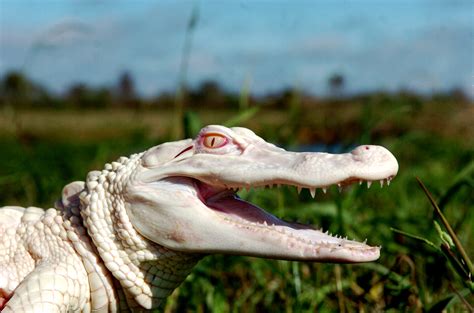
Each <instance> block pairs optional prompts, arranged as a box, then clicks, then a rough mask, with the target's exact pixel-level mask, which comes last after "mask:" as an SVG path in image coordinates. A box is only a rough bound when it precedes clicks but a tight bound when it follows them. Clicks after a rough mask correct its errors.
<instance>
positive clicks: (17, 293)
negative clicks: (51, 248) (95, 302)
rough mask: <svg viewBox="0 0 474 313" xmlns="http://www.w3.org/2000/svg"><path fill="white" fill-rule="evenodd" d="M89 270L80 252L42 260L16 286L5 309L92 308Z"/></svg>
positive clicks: (32, 310)
mask: <svg viewBox="0 0 474 313" xmlns="http://www.w3.org/2000/svg"><path fill="white" fill-rule="evenodd" d="M88 295H90V290H89V285H88V277H87V272H86V270H85V268H84V265H83V263H82V261H81V260H80V259H79V257H78V256H77V255H72V254H71V255H67V257H61V258H60V260H58V262H48V261H42V262H41V263H40V264H38V265H37V266H36V267H35V269H34V270H33V271H32V272H31V273H29V274H28V275H27V276H26V277H25V279H24V280H23V281H22V282H21V283H20V285H18V287H17V288H16V289H15V290H14V292H13V295H12V297H11V298H10V299H9V300H8V301H7V303H6V305H5V308H4V309H3V310H2V312H3V313H10V312H17V313H18V312H34V313H39V312H75V311H81V312H88V311H90V307H89V303H90V302H89V296H88Z"/></svg>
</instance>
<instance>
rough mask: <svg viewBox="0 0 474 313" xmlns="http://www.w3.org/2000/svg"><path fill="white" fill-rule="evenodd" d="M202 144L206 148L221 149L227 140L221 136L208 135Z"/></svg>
mask: <svg viewBox="0 0 474 313" xmlns="http://www.w3.org/2000/svg"><path fill="white" fill-rule="evenodd" d="M202 143H203V144H204V146H205V147H206V148H211V149H215V148H220V147H222V146H224V145H225V144H226V143H227V138H226V137H224V136H222V135H219V134H207V135H205V136H204V138H203V140H202Z"/></svg>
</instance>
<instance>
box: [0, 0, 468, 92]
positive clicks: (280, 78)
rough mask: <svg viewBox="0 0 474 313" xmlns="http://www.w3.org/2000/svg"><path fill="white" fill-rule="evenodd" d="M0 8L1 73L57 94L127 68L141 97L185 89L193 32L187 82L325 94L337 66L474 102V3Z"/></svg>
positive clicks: (360, 85)
mask: <svg viewBox="0 0 474 313" xmlns="http://www.w3.org/2000/svg"><path fill="white" fill-rule="evenodd" d="M338 4H344V8H342V7H341V6H339V5H338ZM0 9H1V12H0V16H1V19H0V56H1V58H0V75H2V76H3V75H5V74H6V73H7V72H9V71H12V70H19V71H21V72H22V74H24V75H25V76H27V77H28V78H30V79H31V80H33V81H35V82H37V83H39V84H40V85H41V86H44V87H45V88H47V89H48V90H49V91H52V92H64V91H65V90H66V89H67V88H69V87H70V86H72V85H73V84H76V83H84V84H86V85H88V86H107V87H111V86H114V85H116V83H117V81H118V78H119V77H120V75H121V74H122V73H124V72H128V73H130V75H131V76H132V77H133V79H134V82H135V88H136V90H137V92H138V93H139V94H140V96H142V97H147V96H151V95H157V94H159V93H161V92H163V91H173V90H176V89H177V88H178V87H179V84H180V82H181V78H180V75H181V74H182V73H181V70H180V66H181V61H182V58H183V49H184V45H185V37H186V35H191V37H190V38H191V41H190V42H191V46H190V49H189V51H190V54H189V57H184V59H185V60H186V61H187V62H188V64H187V72H186V79H185V82H186V83H187V85H188V86H190V88H196V86H198V85H199V84H201V83H203V82H204V81H215V82H217V83H218V84H219V85H220V86H221V87H222V88H223V89H225V90H229V91H231V92H238V91H239V90H241V89H243V88H247V89H248V91H249V92H250V93H252V94H255V95H263V94H268V93H272V92H276V91H279V90H282V89H286V88H294V89H299V90H302V91H304V92H307V93H310V94H313V95H317V96H325V95H328V94H329V88H328V79H329V78H330V77H331V76H333V75H336V74H340V75H342V76H343V77H344V82H345V84H344V93H345V94H360V93H366V92H372V91H386V92H396V91H400V90H408V91H410V92H414V93H418V94H431V93H434V92H447V91H450V90H453V89H455V88H460V89H461V90H462V91H463V92H464V93H465V94H466V95H467V96H468V97H470V98H471V99H472V98H474V88H473V82H474V79H473V78H474V76H473V73H474V70H473V68H474V66H473V62H474V61H473V58H472V55H474V49H473V40H472V33H473V26H472V25H471V24H472V16H471V13H472V11H473V9H474V4H473V3H472V2H470V1H423V0H417V1H411V2H407V1H401V2H400V1H398V2H394V1H393V2H392V1H391V2H388V3H387V2H384V3H383V4H379V3H377V2H374V1H363V2H355V1H344V2H342V1H339V2H337V3H335V2H328V1H320V2H317V3H313V2H306V1H299V2H289V1H276V2H271V3H269V2H264V1H258V2H252V3H250V2H248V1H229V2H226V3H220V2H215V1H200V2H196V1H183V2H178V3H172V2H168V1H165V2H162V3H157V2H154V1H142V2H138V3H137V2H135V3H133V4H132V3H130V2H126V1H117V2H112V1H102V2H92V1H74V2H47V3H46V4H44V3H42V2H39V1H24V2H21V3H19V2H15V1H9V0H6V1H2V2H1V3H0ZM193 10H195V11H194V12H195V13H196V12H197V14H196V15H195V16H194V20H193V21H194V23H195V24H194V25H193V26H192V27H191V31H190V32H188V33H186V29H187V28H188V26H189V23H192V22H193V21H191V20H192V19H193V18H192V17H191V16H192V15H193ZM7 30H8V31H7ZM466 43H467V44H466Z"/></svg>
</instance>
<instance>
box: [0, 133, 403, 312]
mask: <svg viewBox="0 0 474 313" xmlns="http://www.w3.org/2000/svg"><path fill="white" fill-rule="evenodd" d="M397 171H398V164H397V161H396V159H395V158H394V156H393V155H392V154H391V153H390V152H389V151H388V150H387V149H385V148H383V147H380V146H369V145H366V146H360V147H358V148H356V149H354V150H353V151H351V152H349V153H345V154H328V153H305V152H303V153H296V152H289V151H285V150H284V149H281V148H278V147H276V146H274V145H272V144H270V143H267V142H265V141H264V140H263V139H261V138H260V137H258V136H257V135H255V134H254V133H253V132H252V131H250V130H248V129H246V128H238V127H236V128H231V129H229V128H226V127H222V126H215V125H213V126H207V127H205V128H203V129H202V130H201V132H200V133H199V135H198V136H197V137H196V138H195V139H193V140H192V139H187V140H181V141H176V142H170V143H164V144H161V145H159V146H156V147H153V148H151V149H149V150H147V151H145V152H143V153H140V154H134V155H132V156H130V157H128V158H125V157H122V158H120V159H119V160H117V161H116V162H112V163H110V164H106V165H105V167H104V169H103V170H101V171H92V172H90V173H89V174H88V175H87V179H86V180H85V182H73V183H71V184H69V185H67V186H66V187H64V189H63V193H62V197H61V199H60V200H58V202H57V203H56V205H55V208H52V209H48V210H43V209H39V208H34V207H29V208H21V207H4V208H2V209H1V210H0V308H1V309H2V312H68V311H83V312H115V311H121V310H125V311H129V310H132V311H143V310H150V309H153V308H157V307H158V306H159V305H160V303H162V302H163V300H164V299H165V298H166V297H167V296H168V295H170V294H171V292H172V291H173V290H174V289H175V288H176V287H177V286H178V285H179V284H180V283H181V282H182V281H183V280H184V279H185V277H186V276H187V275H188V274H189V273H190V271H191V270H192V268H193V266H194V265H195V264H196V263H197V262H198V261H199V259H200V258H202V257H203V256H204V255H206V254H211V253H222V254H239V255H248V256H257V257H264V258H278V259H287V260H305V261H316V262H368V261H373V260H376V259H377V258H378V257H379V248H378V247H371V246H369V245H367V244H366V243H361V242H357V241H352V240H347V239H343V238H340V237H333V236H330V235H329V234H327V233H324V232H322V231H319V230H315V229H313V228H311V227H309V226H305V225H301V224H293V223H289V222H285V221H283V220H280V219H279V218H277V217H275V216H273V215H271V214H269V213H267V212H266V211H264V210H262V209H260V208H258V207H257V206H255V205H253V204H251V203H248V202H246V201H244V200H242V199H240V198H239V197H238V195H237V194H236V191H237V190H238V189H239V188H248V187H265V186H268V185H270V186H272V185H275V184H277V185H280V184H282V185H292V186H296V187H297V188H298V189H299V190H300V189H301V188H308V189H309V190H310V192H311V194H312V195H313V196H314V192H315V190H316V188H323V189H325V188H327V187H328V186H330V185H339V186H343V185H347V184H351V183H355V182H360V181H368V182H372V181H379V180H380V181H382V182H389V181H390V180H391V179H392V178H393V177H394V176H395V175H396V173H397Z"/></svg>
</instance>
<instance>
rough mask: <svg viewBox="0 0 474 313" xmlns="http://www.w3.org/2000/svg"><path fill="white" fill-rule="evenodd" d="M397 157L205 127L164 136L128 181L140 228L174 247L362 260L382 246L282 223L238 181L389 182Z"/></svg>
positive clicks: (306, 184) (302, 184)
mask: <svg viewBox="0 0 474 313" xmlns="http://www.w3.org/2000/svg"><path fill="white" fill-rule="evenodd" d="M397 170H398V164H397V161H396V159H395V157H394V156H393V155H392V154H391V153H390V152H389V151H388V150H387V149H385V148H383V147H380V146H368V145H365V146H360V147H358V148H356V149H354V150H353V151H351V152H350V153H346V154H328V153H295V152H288V151H285V150H284V149H281V148H278V147H276V146H275V145H273V144H270V143H267V142H266V141H264V140H263V139H262V138H260V137H258V136H257V135H255V134H254V133H253V132H252V131H250V130H248V129H246V128H238V127H235V128H231V129H229V128H226V127H222V126H208V127H205V128H203V129H202V130H201V132H200V133H199V135H198V136H197V138H196V139H194V140H183V141H177V142H172V143H166V144H162V145H159V146H157V147H154V148H152V149H150V150H148V151H147V152H146V153H145V154H144V155H142V156H141V162H140V165H139V166H138V167H137V169H136V174H135V178H134V180H133V183H130V184H128V186H127V190H126V196H125V198H126V201H127V203H128V206H127V210H128V216H129V218H130V220H131V222H132V224H133V225H134V227H135V228H136V229H137V230H138V232H139V233H140V234H142V235H143V236H144V237H146V238H148V239H149V240H151V241H153V242H156V243H159V244H160V245H163V246H165V247H168V248H171V249H173V250H178V251H185V252H199V253H227V254H240V255H251V256H259V257H267V258H279V259H291V260H311V261H337V262H342V261H343V262H364V261H372V260H375V259H377V258H378V257H379V248H378V247H370V246H368V245H366V244H365V243H360V242H356V241H352V240H347V239H343V238H339V237H333V236H330V235H329V234H327V233H324V232H321V231H319V230H315V229H313V228H311V227H309V226H304V225H301V224H293V223H288V222H285V221H283V220H281V219H279V218H277V217H275V216H273V215H271V214H269V213H267V212H266V211H264V210H262V209H261V208H259V207H257V206H255V205H253V204H251V203H249V202H247V201H245V200H242V199H240V198H239V196H238V195H237V194H236V191H237V190H238V189H239V188H247V187H265V186H268V185H270V186H271V185H275V184H278V185H291V186H296V187H297V188H309V189H310V191H311V193H312V194H313V195H314V192H315V190H316V188H323V189H324V188H327V187H328V186H330V185H339V186H341V185H347V184H351V183H354V182H360V181H369V182H370V181H379V180H386V181H390V180H391V179H392V178H393V177H394V176H395V175H396V173H397Z"/></svg>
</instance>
